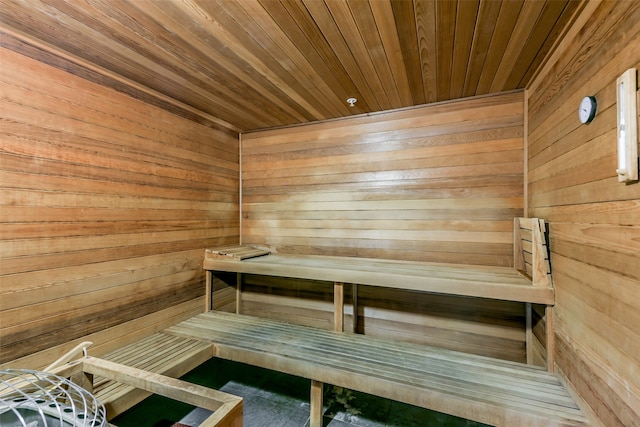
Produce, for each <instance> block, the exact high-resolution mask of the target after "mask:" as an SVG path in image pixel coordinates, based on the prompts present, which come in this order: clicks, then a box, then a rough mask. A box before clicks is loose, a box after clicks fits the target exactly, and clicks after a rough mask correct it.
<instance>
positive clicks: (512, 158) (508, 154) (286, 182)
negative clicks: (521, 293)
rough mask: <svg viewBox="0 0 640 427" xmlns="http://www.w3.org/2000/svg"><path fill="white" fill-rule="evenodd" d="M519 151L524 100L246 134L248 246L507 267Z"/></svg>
mask: <svg viewBox="0 0 640 427" xmlns="http://www.w3.org/2000/svg"><path fill="white" fill-rule="evenodd" d="M521 147H522V93H511V94H506V95H500V96H493V97H486V98H477V99H471V100H466V101H459V102H454V103H445V104H438V105H433V106H429V107H423V108H417V109H410V110H400V111H397V112H389V113H385V114H380V115H376V116H370V117H362V118H356V119H349V120H342V121H333V122H325V123H319V124H314V125H310V126H306V127H294V128H289V129H283V130H281V131H277V130H272V131H264V132H255V133H249V134H244V135H243V156H242V162H243V163H242V171H243V174H242V176H243V182H242V185H243V206H242V212H243V243H244V244H249V245H251V244H257V245H265V246H269V247H270V248H272V249H273V250H274V251H276V252H277V251H280V252H290V253H300V254H332V255H347V256H361V257H371V258H390V259H405V260H411V259H413V260H420V261H442V262H453V263H460V264H484V265H501V266H510V265H512V255H511V245H512V240H511V236H512V218H513V216H514V215H513V214H514V213H516V212H518V211H519V210H521V209H522V206H523V204H522V203H523V200H522V194H523V193H522V148H521ZM515 216H518V215H517V214H516V215H515Z"/></svg>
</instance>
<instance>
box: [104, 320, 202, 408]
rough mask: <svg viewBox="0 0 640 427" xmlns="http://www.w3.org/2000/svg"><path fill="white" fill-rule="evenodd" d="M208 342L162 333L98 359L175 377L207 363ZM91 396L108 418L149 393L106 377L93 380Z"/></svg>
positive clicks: (134, 403) (139, 400)
mask: <svg viewBox="0 0 640 427" xmlns="http://www.w3.org/2000/svg"><path fill="white" fill-rule="evenodd" d="M212 355H213V349H212V345H211V343H207V342H203V341H202V340H196V339H190V338H184V337H177V336H175V335H169V334H165V333H162V332H159V333H156V334H153V335H151V336H148V337H147V338H144V339H142V340H140V341H137V342H135V343H132V344H129V345H127V346H125V347H122V348H119V349H118V350H116V351H113V352H111V353H108V354H106V355H104V356H102V359H105V360H108V361H111V362H116V363H119V364H122V365H126V366H129V367H132V368H137V369H142V370H144V371H148V372H153V373H156V374H162V375H165V376H169V377H173V378H178V377H180V376H182V375H184V374H186V373H187V372H189V371H190V370H192V369H193V368H195V367H197V366H199V365H200V364H202V363H204V362H206V361H207V360H209V359H210V358H211V357H212ZM94 394H95V396H96V397H97V398H98V399H99V400H100V401H101V402H102V403H103V404H104V405H105V408H106V410H107V415H108V417H109V419H112V418H113V417H115V416H117V415H119V414H121V413H123V412H124V411H126V410H127V409H129V408H131V407H132V406H134V405H136V404H137V403H139V402H141V401H142V400H143V399H145V398H146V397H147V396H149V395H150V394H151V393H149V392H147V391H144V390H141V389H137V388H134V387H132V386H128V385H125V384H122V383H118V382H115V381H113V380H109V379H106V378H100V377H96V378H94Z"/></svg>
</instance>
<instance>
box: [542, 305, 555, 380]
mask: <svg viewBox="0 0 640 427" xmlns="http://www.w3.org/2000/svg"><path fill="white" fill-rule="evenodd" d="M544 317H545V324H546V325H545V326H546V331H545V334H546V339H547V342H546V347H547V371H549V372H550V373H552V374H553V372H554V371H555V363H556V358H555V353H556V348H555V347H556V344H555V343H556V341H555V334H554V330H555V326H554V323H555V322H554V320H553V306H552V305H548V306H547V307H546V308H545V311H544Z"/></svg>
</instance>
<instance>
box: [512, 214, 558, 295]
mask: <svg viewBox="0 0 640 427" xmlns="http://www.w3.org/2000/svg"><path fill="white" fill-rule="evenodd" d="M549 259H550V258H549V246H548V244H547V227H546V224H545V222H544V220H542V219H539V218H515V219H514V222H513V266H514V268H515V269H516V270H518V271H519V272H520V273H522V274H524V275H525V276H527V277H529V278H530V279H531V281H532V282H533V285H534V286H545V287H551V286H552V285H553V281H552V277H551V263H550V261H549Z"/></svg>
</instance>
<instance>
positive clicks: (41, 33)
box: [0, 0, 581, 132]
mask: <svg viewBox="0 0 640 427" xmlns="http://www.w3.org/2000/svg"><path fill="white" fill-rule="evenodd" d="M580 5H581V2H580V1H577V0H575V1H569V0H546V1H542V0H526V1H517V0H505V1H500V0H458V1H455V0H450V1H448V0H445V1H432V0H413V1H411V0H348V1H343V0H160V1H148V0H111V1H107V0H82V1H81V0H72V1H63V0H28V1H25V0H3V2H2V5H0V22H1V24H0V29H2V27H4V29H3V31H2V32H3V38H2V40H3V44H4V45H5V46H7V47H9V48H12V49H14V50H23V51H24V52H27V53H29V52H30V53H29V54H31V55H32V56H33V55H36V53H34V52H36V51H38V52H39V51H42V46H46V47H48V48H53V50H56V49H60V50H62V51H64V52H65V53H66V54H68V55H67V57H66V61H67V62H64V63H62V62H56V61H52V60H50V61H49V62H51V63H53V64H54V65H56V64H58V65H59V66H64V67H65V68H67V69H69V70H72V71H73V70H74V69H76V68H74V67H80V66H82V67H80V68H82V69H84V70H86V69H92V71H91V73H87V72H85V74H87V75H95V74H96V73H98V74H102V75H103V76H105V75H106V76H111V77H112V78H104V79H103V82H106V83H107V84H111V85H112V86H114V87H116V88H118V89H119V90H125V91H128V92H129V93H132V94H133V95H134V96H138V97H143V98H146V100H148V101H150V102H155V103H156V104H158V105H164V106H170V107H171V106H172V107H171V108H174V109H175V110H177V111H178V112H180V111H182V112H183V113H185V114H186V112H189V114H190V115H193V114H194V112H196V113H195V115H200V116H201V118H203V120H204V119H207V118H209V119H212V118H213V120H211V122H214V123H217V124H218V125H220V124H222V125H227V124H228V125H229V126H230V127H231V128H232V129H234V130H236V131H240V132H244V131H248V130H254V129H263V128H271V127H277V126H283V125H289V124H294V123H303V122H309V121H316V120H323V119H329V118H336V117H344V116H349V115H353V114H361V113H368V112H374V111H381V110H389V109H394V108H399V107H408V106H413V105H420V104H425V103H432V102H436V101H443V100H449V99H455V98H461V97H468V96H473V95H482V94H487V93H494V92H502V91H506V90H512V89H517V88H523V87H525V86H526V85H527V82H529V81H530V80H531V78H532V76H533V75H534V73H535V72H536V70H537V69H538V68H539V67H540V65H541V64H542V62H543V60H544V58H545V56H546V54H547V52H549V50H550V49H551V47H552V46H553V45H554V43H556V41H557V40H558V38H559V37H560V36H561V34H562V31H563V29H564V28H565V27H566V24H567V23H568V22H569V21H570V19H571V17H572V15H573V14H574V12H575V10H576V9H577V8H578V7H580ZM16 34H18V35H22V36H25V35H26V36H27V37H28V38H33V39H35V40H37V41H38V42H43V43H42V45H39V46H38V48H37V49H35V48H33V47H31V49H28V48H26V47H25V46H26V45H29V43H25V42H24V39H21V40H20V41H19V42H18V41H16V38H15V37H16ZM8 35H9V36H8ZM12 40H13V41H12ZM31 45H32V46H33V45H34V44H33V43H31ZM50 50H51V49H50ZM60 64H63V65H60ZM70 64H72V65H70ZM78 64H80V66H79V65H78ZM92 66H94V67H92ZM80 68H77V70H80ZM78 73H80V71H78ZM114 76H115V77H114ZM126 87H128V89H127V88H126ZM132 88H133V89H132ZM136 88H137V89H136ZM147 89H148V90H147ZM349 97H355V98H357V99H358V102H357V104H356V106H355V107H353V108H349V107H348V105H347V103H346V99H347V98H349ZM167 99H170V100H172V101H171V102H167ZM173 100H175V101H176V102H173Z"/></svg>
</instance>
